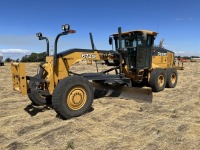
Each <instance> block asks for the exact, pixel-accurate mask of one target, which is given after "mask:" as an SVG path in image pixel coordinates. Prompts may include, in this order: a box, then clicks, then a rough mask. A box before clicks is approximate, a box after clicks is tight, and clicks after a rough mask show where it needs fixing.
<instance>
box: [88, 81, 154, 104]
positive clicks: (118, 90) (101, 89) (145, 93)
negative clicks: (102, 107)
mask: <svg viewBox="0 0 200 150" xmlns="http://www.w3.org/2000/svg"><path fill="white" fill-rule="evenodd" d="M91 84H92V86H93V87H94V92H95V97H96V98H99V97H103V96H105V97H119V98H123V99H134V100H139V101H149V102H151V101H152V98H153V95H152V90H151V88H148V87H145V88H139V87H138V88H137V87H126V86H117V85H115V86H114V85H108V84H100V83H93V82H92V83H91Z"/></svg>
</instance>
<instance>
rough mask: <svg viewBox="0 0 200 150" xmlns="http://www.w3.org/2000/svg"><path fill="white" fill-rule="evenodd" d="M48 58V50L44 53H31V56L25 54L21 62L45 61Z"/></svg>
mask: <svg viewBox="0 0 200 150" xmlns="http://www.w3.org/2000/svg"><path fill="white" fill-rule="evenodd" d="M45 58H46V52H42V53H31V54H30V55H29V56H28V55H25V56H24V57H22V59H21V62H43V61H45Z"/></svg>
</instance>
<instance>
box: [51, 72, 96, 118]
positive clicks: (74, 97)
mask: <svg viewBox="0 0 200 150" xmlns="http://www.w3.org/2000/svg"><path fill="white" fill-rule="evenodd" d="M93 98H94V92H93V87H92V86H91V84H90V83H89V82H88V81H87V80H86V79H84V78H83V77H81V76H76V75H74V76H69V77H67V78H64V79H62V80H61V81H59V83H58V85H57V86H56V87H55V89H54V92H53V95H52V105H53V108H54V109H55V111H56V112H57V113H58V114H59V115H60V116H61V117H63V119H68V118H72V117H77V116H80V115H82V114H84V113H86V112H88V111H89V109H90V108H91V106H92V103H93Z"/></svg>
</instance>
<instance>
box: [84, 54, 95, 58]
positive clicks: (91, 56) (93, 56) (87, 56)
mask: <svg viewBox="0 0 200 150" xmlns="http://www.w3.org/2000/svg"><path fill="white" fill-rule="evenodd" d="M82 58H96V54H82Z"/></svg>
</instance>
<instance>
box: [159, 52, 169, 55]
mask: <svg viewBox="0 0 200 150" xmlns="http://www.w3.org/2000/svg"><path fill="white" fill-rule="evenodd" d="M166 55H167V53H161V52H158V56H166Z"/></svg>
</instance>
